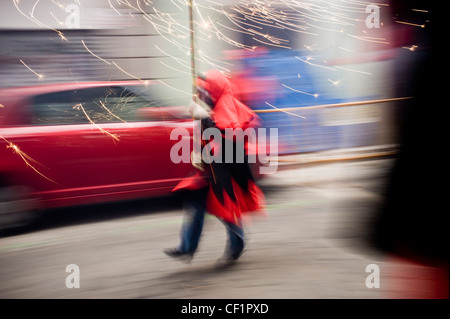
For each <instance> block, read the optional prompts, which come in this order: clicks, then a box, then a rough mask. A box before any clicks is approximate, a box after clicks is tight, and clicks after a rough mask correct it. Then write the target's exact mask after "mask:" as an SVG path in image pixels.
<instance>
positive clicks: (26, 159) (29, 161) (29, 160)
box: [0, 135, 59, 184]
mask: <svg viewBox="0 0 450 319" xmlns="http://www.w3.org/2000/svg"><path fill="white" fill-rule="evenodd" d="M0 138H1V139H2V140H3V141H5V142H6V143H7V144H8V145H7V146H6V148H7V149H11V150H12V152H13V153H14V154H16V155H18V156H19V157H20V158H21V159H22V160H23V161H24V163H25V164H26V165H27V167H29V168H31V169H32V170H33V171H34V172H36V173H37V174H38V175H39V176H41V177H43V178H45V179H46V180H48V181H50V182H52V183H55V184H59V183H57V182H55V181H54V180H52V179H51V178H49V177H47V176H45V175H44V174H43V173H41V172H40V171H39V170H38V169H37V168H36V167H35V165H39V166H42V167H45V166H44V165H42V164H41V163H39V162H38V161H36V160H35V159H33V158H32V157H31V156H30V155H28V154H27V153H25V152H24V151H22V150H21V149H20V148H19V146H17V145H16V144H14V143H12V142H10V141H8V140H7V139H6V138H5V137H3V136H1V135H0ZM33 164H34V165H33Z"/></svg>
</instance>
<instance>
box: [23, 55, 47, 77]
mask: <svg viewBox="0 0 450 319" xmlns="http://www.w3.org/2000/svg"><path fill="white" fill-rule="evenodd" d="M19 61H20V62H21V63H22V64H23V65H24V66H25V67H26V68H27V69H28V70H30V71H31V72H33V73H34V74H36V75H37V77H38V78H39V79H42V78H43V77H44V76H43V75H42V74H40V73H37V72H36V71H34V70H33V69H32V68H30V67H29V66H28V65H27V64H26V63H25V62H23V60H22V59H20V60H19Z"/></svg>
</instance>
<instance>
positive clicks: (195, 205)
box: [178, 193, 244, 259]
mask: <svg viewBox="0 0 450 319" xmlns="http://www.w3.org/2000/svg"><path fill="white" fill-rule="evenodd" d="M205 203H206V196H205V193H201V194H198V193H196V194H194V195H193V196H191V197H189V198H188V199H187V200H185V204H184V210H185V219H184V221H183V226H182V228H181V244H180V246H179V247H178V250H179V251H180V252H181V253H185V254H193V253H194V252H195V251H196V250H197V247H198V243H199V241H200V236H201V233H202V229H203V223H204V220H205V213H206V204H205ZM222 222H223V223H224V224H225V227H226V229H227V235H228V243H227V250H226V254H228V255H229V256H231V257H232V258H234V259H237V258H239V256H240V255H241V254H242V251H243V249H244V230H243V228H242V226H241V225H239V226H238V225H235V224H233V223H230V222H226V221H222Z"/></svg>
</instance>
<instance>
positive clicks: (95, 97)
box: [32, 86, 168, 125]
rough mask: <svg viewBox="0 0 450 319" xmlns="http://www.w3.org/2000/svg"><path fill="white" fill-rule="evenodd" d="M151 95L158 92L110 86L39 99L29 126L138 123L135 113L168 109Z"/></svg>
mask: <svg viewBox="0 0 450 319" xmlns="http://www.w3.org/2000/svg"><path fill="white" fill-rule="evenodd" d="M152 91H153V92H152ZM152 93H157V92H156V91H155V90H154V89H152V90H147V89H146V88H145V87H143V88H140V87H132V86H130V87H122V86H112V87H99V88H85V89H79V90H71V91H62V92H55V93H48V94H43V95H39V96H36V97H35V98H34V99H33V102H32V114H33V116H32V118H33V119H32V124H35V125H60V124H83V123H114V122H132V121H139V120H140V118H139V117H138V112H137V110H138V109H140V108H148V107H158V106H168V103H167V101H164V99H161V98H158V97H157V96H156V94H152Z"/></svg>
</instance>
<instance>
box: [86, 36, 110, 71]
mask: <svg viewBox="0 0 450 319" xmlns="http://www.w3.org/2000/svg"><path fill="white" fill-rule="evenodd" d="M81 43H83V46H84V48H85V49H86V50H87V51H88V52H89V53H90V54H91V55H92V56H94V57H96V58H97V59H99V60H101V61H103V62H105V63H106V64H108V65H111V62H108V61H106V60H105V59H102V58H101V57H99V56H98V55H97V54H95V53H94V52H92V51H91V50H90V49H89V48H88V47H87V45H86V43H84V40H81Z"/></svg>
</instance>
